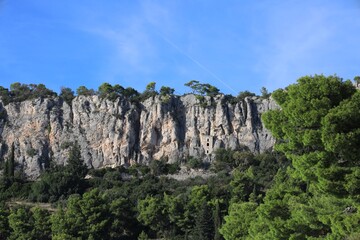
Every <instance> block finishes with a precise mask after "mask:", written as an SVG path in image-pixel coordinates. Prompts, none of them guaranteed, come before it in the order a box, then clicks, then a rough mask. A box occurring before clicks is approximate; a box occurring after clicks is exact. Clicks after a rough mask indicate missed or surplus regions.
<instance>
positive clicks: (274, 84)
mask: <svg viewBox="0 0 360 240" xmlns="http://www.w3.org/2000/svg"><path fill="white" fill-rule="evenodd" d="M295 8H296V9H295ZM270 11H271V15H270V16H269V18H267V19H266V20H267V21H268V22H266V23H265V25H264V26H263V27H264V28H265V31H264V32H265V33H266V34H267V35H268V36H266V37H267V38H268V39H267V40H268V43H267V44H266V45H264V46H262V47H260V48H259V51H258V52H257V54H258V57H259V63H258V65H257V66H256V69H257V71H262V72H264V74H265V77H266V79H267V82H266V83H265V85H266V86H269V87H271V88H274V89H276V88H280V87H285V86H287V85H288V84H290V83H293V82H294V81H295V80H296V79H297V78H298V77H300V75H305V74H314V73H321V72H308V71H312V70H314V68H313V67H312V64H313V63H314V60H315V61H316V59H317V58H321V56H322V54H323V53H324V52H323V50H324V49H326V48H329V47H331V46H330V45H331V38H332V37H333V36H334V34H335V32H334V28H333V26H332V25H331V21H329V19H330V18H331V17H332V15H331V13H330V12H329V11H328V10H327V9H323V8H311V7H304V6H300V5H298V6H296V5H295V6H294V9H288V8H285V7H281V8H276V9H271V10H270ZM317 70H320V69H317ZM298 74H299V75H298Z"/></svg>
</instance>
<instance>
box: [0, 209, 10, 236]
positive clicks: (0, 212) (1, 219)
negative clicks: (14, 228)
mask: <svg viewBox="0 0 360 240" xmlns="http://www.w3.org/2000/svg"><path fill="white" fill-rule="evenodd" d="M8 216H9V209H8V208H7V207H6V205H5V203H0V239H7V237H8V236H9V234H10V227H9V221H8Z"/></svg>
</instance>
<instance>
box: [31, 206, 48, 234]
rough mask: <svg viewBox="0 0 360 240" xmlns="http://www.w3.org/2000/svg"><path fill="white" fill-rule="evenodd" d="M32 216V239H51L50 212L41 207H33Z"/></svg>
mask: <svg viewBox="0 0 360 240" xmlns="http://www.w3.org/2000/svg"><path fill="white" fill-rule="evenodd" d="M31 212H32V217H33V219H34V227H33V229H32V235H33V236H34V239H41V240H47V239H49V240H50V239H51V223H50V213H49V212H48V211H47V210H45V209H42V208H39V207H34V208H32V209H31Z"/></svg>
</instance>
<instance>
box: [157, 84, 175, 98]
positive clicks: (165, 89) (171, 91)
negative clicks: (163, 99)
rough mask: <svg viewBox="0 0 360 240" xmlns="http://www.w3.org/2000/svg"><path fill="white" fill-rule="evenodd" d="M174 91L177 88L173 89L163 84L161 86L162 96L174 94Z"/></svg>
mask: <svg viewBox="0 0 360 240" xmlns="http://www.w3.org/2000/svg"><path fill="white" fill-rule="evenodd" d="M174 92H175V89H173V88H171V87H166V86H162V87H161V88H160V95H161V96H166V95H173V94H174Z"/></svg>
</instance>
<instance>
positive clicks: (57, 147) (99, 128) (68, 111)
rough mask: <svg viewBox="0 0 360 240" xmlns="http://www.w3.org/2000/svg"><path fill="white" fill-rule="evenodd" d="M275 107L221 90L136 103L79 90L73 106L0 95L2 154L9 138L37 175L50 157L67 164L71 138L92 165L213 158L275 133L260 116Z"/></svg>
mask: <svg viewBox="0 0 360 240" xmlns="http://www.w3.org/2000/svg"><path fill="white" fill-rule="evenodd" d="M204 105H207V106H205V107H204ZM275 107H276V105H275V103H274V102H273V101H272V100H266V99H265V100H261V99H258V98H246V99H245V100H244V101H240V102H239V103H237V104H230V103H227V102H226V101H225V97H224V96H220V95H219V96H218V97H216V98H214V99H210V98H205V103H202V104H200V103H199V101H198V100H197V99H196V97H195V96H194V95H185V96H181V97H172V98H170V99H169V100H167V101H164V100H161V98H160V97H159V96H157V97H154V98H150V99H147V100H146V101H144V102H142V103H140V104H131V103H130V102H128V101H126V100H124V99H118V100H117V101H115V102H112V101H109V100H104V99H100V98H99V97H98V96H90V97H85V96H79V97H77V98H75V99H74V100H73V102H72V106H69V105H68V104H67V103H65V102H63V101H62V100H61V99H59V98H54V99H35V100H29V101H24V102H21V103H10V104H8V105H6V106H4V105H3V104H2V102H1V101H0V159H1V160H2V161H4V159H6V158H7V156H8V155H9V153H10V150H9V149H11V145H12V144H14V154H15V161H16V162H17V163H18V166H19V167H22V168H23V170H24V172H25V174H26V175H27V176H29V177H30V178H36V177H37V176H38V175H39V174H40V171H41V170H42V169H43V168H44V167H45V166H46V165H47V164H48V163H49V161H50V160H51V161H54V162H55V163H58V164H66V159H67V156H68V152H69V150H70V148H69V146H71V143H74V142H75V141H77V142H78V144H79V145H80V147H81V154H82V157H83V159H84V160H85V162H86V164H87V165H88V166H89V167H93V168H101V167H106V166H110V167H114V166H118V165H122V164H132V163H135V162H138V163H148V162H149V161H151V160H152V159H155V160H156V159H161V158H165V159H167V160H168V161H169V162H175V161H181V160H182V159H184V158H186V157H188V156H196V157H199V158H203V159H204V160H208V161H211V159H212V157H213V151H214V150H215V149H216V148H220V147H224V148H232V149H236V148H238V147H239V146H240V145H245V146H247V147H249V148H250V150H252V151H254V152H263V151H265V150H267V149H270V148H271V147H272V146H273V145H274V139H273V138H272V136H271V135H270V133H269V132H268V131H267V130H266V129H265V128H264V127H263V125H262V123H261V120H260V116H261V114H262V113H263V112H264V111H267V110H268V109H273V108H275Z"/></svg>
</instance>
